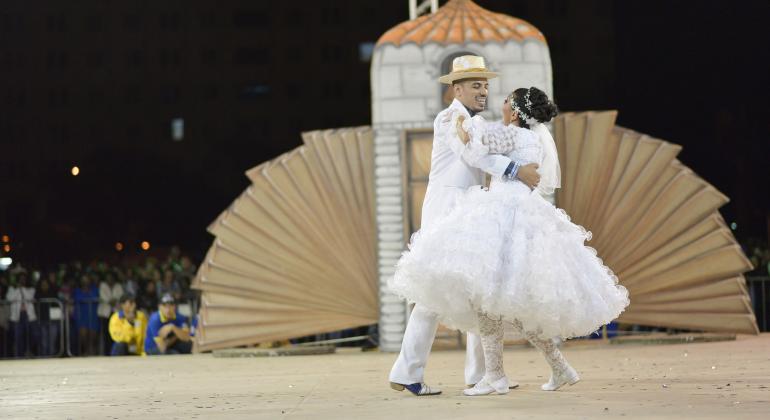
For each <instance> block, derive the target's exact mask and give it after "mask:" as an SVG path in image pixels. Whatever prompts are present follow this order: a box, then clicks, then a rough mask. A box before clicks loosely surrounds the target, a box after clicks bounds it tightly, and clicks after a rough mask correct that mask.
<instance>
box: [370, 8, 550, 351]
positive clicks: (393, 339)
mask: <svg viewBox="0 0 770 420" xmlns="http://www.w3.org/2000/svg"><path fill="white" fill-rule="evenodd" d="M411 3H415V5H416V2H410V6H412V8H414V6H415V5H412V4H411ZM426 8H427V2H424V3H423V7H422V9H419V10H416V11H413V10H410V12H411V13H412V14H414V15H417V14H419V12H421V11H424V10H425V9H426ZM466 54H474V55H480V56H483V57H484V58H485V60H486V63H487V66H488V67H489V68H491V69H492V70H493V71H497V72H500V73H501V77H500V78H498V79H494V80H492V81H490V94H489V101H488V103H489V104H491V106H490V108H491V109H490V110H488V111H486V114H487V116H488V117H490V118H500V117H501V116H500V115H499V112H500V111H499V109H498V106H497V105H498V104H501V103H502V101H503V99H504V98H505V96H507V95H508V94H509V93H510V92H511V91H512V90H514V89H515V88H518V87H529V86H536V87H538V88H540V89H543V90H544V91H545V92H546V93H548V94H549V95H552V93H553V88H552V73H551V57H550V54H549V51H548V44H547V43H546V40H545V37H544V36H543V34H542V33H541V32H540V31H539V30H538V29H537V28H535V27H534V26H533V25H531V24H530V23H528V22H526V21H523V20H521V19H518V18H515V17H511V16H507V15H504V14H500V13H494V12H490V11H488V10H486V9H483V8H482V7H480V6H478V5H476V4H475V3H474V2H472V1H470V0H450V1H448V2H447V3H446V4H445V5H444V6H442V7H441V8H439V9H438V10H437V11H436V12H435V13H430V14H426V15H423V16H420V17H417V18H415V19H412V20H409V21H406V22H403V23H401V24H399V25H397V26H395V27H394V28H392V29H390V30H389V31H387V32H386V33H385V34H384V35H383V36H382V37H381V38H380V39H379V41H378V42H377V45H376V47H375V49H374V53H373V56H372V68H371V89H372V128H373V129H374V132H375V167H376V169H375V188H376V201H377V205H376V209H377V210H376V212H377V216H376V217H377V219H376V223H377V232H378V237H377V251H378V273H379V281H380V323H379V325H380V348H381V349H382V350H385V351H397V350H398V349H399V348H400V346H401V340H402V338H403V332H404V329H405V327H406V320H407V313H408V308H407V306H406V303H405V302H404V301H402V300H401V299H399V298H397V297H395V296H393V295H391V294H389V293H388V291H387V290H386V288H385V287H384V285H385V284H386V282H387V280H388V278H389V277H390V276H392V275H393V272H394V266H395V263H396V261H397V260H398V258H399V256H400V255H401V252H402V250H403V248H404V245H405V242H406V240H408V238H409V235H410V234H411V233H412V232H411V230H413V229H412V228H410V223H409V220H407V219H408V218H409V213H410V207H411V208H415V210H414V211H419V207H420V205H421V204H422V202H421V196H420V194H419V188H420V186H419V185H416V184H413V183H410V180H411V179H412V178H410V173H411V172H410V171H411V169H410V165H412V163H410V162H411V161H415V162H417V161H420V156H422V162H424V158H425V155H426V153H427V156H428V158H429V156H430V149H429V148H428V149H427V151H426V150H425V149H426V148H425V147H419V148H416V149H410V147H412V146H411V145H410V139H411V137H410V134H409V133H423V139H424V138H425V137H426V136H428V135H429V133H428V132H427V131H428V130H430V129H431V128H432V126H433V119H434V118H435V116H436V114H438V112H439V111H441V110H442V109H443V108H445V107H446V105H447V104H448V103H449V102H450V101H451V99H450V98H448V97H447V96H446V95H447V94H448V92H447V89H446V88H445V87H444V86H442V85H441V84H439V83H438V81H437V79H438V78H439V76H440V75H442V74H446V73H448V72H449V68H450V67H451V62H452V60H453V59H454V58H455V57H457V56H459V55H466ZM423 143H425V142H423ZM415 144H416V143H415ZM418 149H419V153H417V154H419V155H420V156H416V155H415V153H413V152H412V151H411V150H418ZM408 157H409V159H411V161H407V160H408V159H407V158H408ZM418 184H419V182H418ZM412 186H414V190H415V192H416V193H414V194H412V191H407V190H410V188H412ZM410 200H411V202H410ZM418 201H419V202H418ZM414 211H413V212H414Z"/></svg>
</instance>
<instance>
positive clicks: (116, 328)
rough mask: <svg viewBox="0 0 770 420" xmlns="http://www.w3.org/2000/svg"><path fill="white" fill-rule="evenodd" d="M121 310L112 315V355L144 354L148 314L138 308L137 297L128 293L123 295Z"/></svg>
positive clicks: (120, 301)
mask: <svg viewBox="0 0 770 420" xmlns="http://www.w3.org/2000/svg"><path fill="white" fill-rule="evenodd" d="M119 303H120V310H119V311H117V312H115V313H113V314H112V316H111V317H110V337H112V341H114V342H115V343H113V345H112V352H111V353H110V354H111V355H112V356H127V355H130V354H133V355H144V334H145V331H146V330H147V315H145V314H144V312H142V311H137V310H136V298H135V297H134V295H132V294H129V293H126V294H124V295H123V296H121V298H120V300H119Z"/></svg>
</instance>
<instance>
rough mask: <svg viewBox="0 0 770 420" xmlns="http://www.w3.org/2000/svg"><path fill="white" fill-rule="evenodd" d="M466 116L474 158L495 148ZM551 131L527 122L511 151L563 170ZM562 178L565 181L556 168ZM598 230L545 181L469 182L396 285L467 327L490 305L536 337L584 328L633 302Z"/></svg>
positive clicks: (415, 245) (417, 240)
mask: <svg viewBox="0 0 770 420" xmlns="http://www.w3.org/2000/svg"><path fill="white" fill-rule="evenodd" d="M464 126H465V127H466V128H467V130H468V131H469V134H470V136H471V142H470V144H469V147H468V153H469V155H470V156H469V157H468V159H473V154H474V153H476V154H477V155H481V154H484V153H488V152H489V147H488V146H485V145H484V131H483V127H484V124H483V119H481V117H478V116H477V117H474V118H473V119H472V120H471V121H466V124H464ZM533 129H535V130H536V131H537V130H538V129H539V130H540V132H542V130H546V131H547V129H546V128H545V127H543V126H540V127H533ZM547 137H548V139H549V140H550V144H544V140H543V135H542V134H541V135H538V134H536V133H535V132H534V131H532V130H527V129H523V128H522V129H519V130H517V135H516V139H515V144H514V150H513V152H511V153H510V154H509V155H508V156H509V157H510V158H511V160H513V161H516V162H519V163H521V164H522V165H523V164H527V163H538V164H540V165H541V166H542V164H543V160H544V159H546V160H547V159H550V160H551V161H553V159H556V170H557V171H558V158H557V157H556V156H555V147H553V140H552V139H551V138H550V134H548V135H547ZM549 147H550V149H549ZM549 150H550V151H551V154H550V155H549V153H548V152H549ZM551 163H552V162H551ZM546 178H547V175H545V174H544V175H543V180H545V179H546ZM556 178H557V182H556V184H557V185H556V186H558V178H559V176H558V172H557V175H556ZM541 183H542V182H541ZM590 238H591V233H590V232H587V231H586V230H585V229H584V228H582V227H581V226H578V225H576V224H574V223H572V222H570V218H569V216H567V214H566V213H565V212H564V211H563V210H561V209H558V208H556V207H554V205H553V204H551V203H549V202H548V201H546V200H545V199H544V198H543V196H542V195H541V190H538V189H536V190H534V191H532V190H530V188H529V187H527V185H525V184H524V183H522V182H521V181H518V180H503V179H500V178H495V179H493V180H492V183H491V185H490V188H489V190H488V191H487V190H485V189H483V188H481V187H478V186H477V187H471V188H470V189H469V190H468V191H467V192H466V193H465V194H464V195H462V196H461V197H460V198H459V199H458V202H457V204H456V206H455V207H454V208H453V209H452V210H451V211H450V212H449V213H448V214H447V215H445V216H443V217H442V218H441V219H439V220H436V221H435V222H434V223H431V225H430V226H429V227H427V228H425V229H423V230H420V231H419V232H417V233H415V234H414V235H413V237H412V240H411V243H410V245H409V250H408V251H405V252H404V254H403V256H402V257H401V259H400V260H399V262H398V265H397V269H396V272H395V275H394V277H393V278H392V279H391V280H390V281H389V287H390V289H391V290H392V291H393V292H394V293H396V294H397V295H400V296H402V297H404V298H405V299H407V300H408V301H411V302H417V303H419V304H421V305H422V306H423V307H424V308H425V309H427V310H429V311H431V312H434V313H436V314H437V315H438V317H439V319H440V320H441V322H442V323H443V324H445V325H447V326H449V327H453V328H457V329H460V330H466V331H468V330H470V331H479V319H480V316H479V315H480V314H484V315H486V316H487V317H489V318H490V319H495V320H500V319H501V320H502V321H508V322H511V323H514V325H516V327H517V328H516V329H517V330H519V331H521V332H523V333H525V335H527V337H528V338H530V339H532V340H537V339H538V338H542V339H547V340H549V341H548V342H549V343H550V339H551V338H552V337H561V338H570V337H577V336H584V335H587V334H590V333H592V332H594V331H596V330H597V329H598V328H599V327H601V326H602V325H604V324H607V323H609V322H610V321H612V320H613V319H615V318H617V316H618V315H619V314H620V313H621V312H622V311H623V310H624V309H625V308H626V306H627V305H628V304H629V300H628V291H627V290H626V289H625V288H624V287H623V286H621V285H619V284H618V280H617V277H616V276H615V275H614V274H613V273H612V271H611V270H610V269H609V268H607V267H606V266H605V265H604V264H603V262H602V260H601V259H599V258H598V257H597V255H596V251H595V250H594V249H593V248H589V247H587V246H585V245H584V242H585V241H587V240H590ZM482 321H483V318H482ZM490 362H491V361H490ZM575 377H576V376H575ZM544 389H545V388H544Z"/></svg>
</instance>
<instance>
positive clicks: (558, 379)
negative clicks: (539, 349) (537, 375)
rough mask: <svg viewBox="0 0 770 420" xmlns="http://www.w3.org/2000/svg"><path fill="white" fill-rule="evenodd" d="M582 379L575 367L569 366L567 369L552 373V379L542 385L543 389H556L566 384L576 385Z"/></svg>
mask: <svg viewBox="0 0 770 420" xmlns="http://www.w3.org/2000/svg"><path fill="white" fill-rule="evenodd" d="M579 380H580V377H579V376H578V374H577V372H576V371H575V369H573V368H572V366H567V367H566V369H564V370H562V371H559V372H554V373H553V374H551V379H549V380H548V382H547V383H544V384H543V385H541V386H540V389H542V390H543V391H556V390H557V389H559V388H561V387H563V386H564V385H574V384H576V383H577V382H578V381H579Z"/></svg>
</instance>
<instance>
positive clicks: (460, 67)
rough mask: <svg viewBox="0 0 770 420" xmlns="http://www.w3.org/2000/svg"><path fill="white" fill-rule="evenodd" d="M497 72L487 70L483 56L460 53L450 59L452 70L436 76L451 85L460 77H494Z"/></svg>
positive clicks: (460, 78) (440, 80)
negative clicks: (460, 54) (458, 55)
mask: <svg viewBox="0 0 770 420" xmlns="http://www.w3.org/2000/svg"><path fill="white" fill-rule="evenodd" d="M498 75H499V73H495V72H493V71H489V69H487V65H486V64H485V63H484V57H479V56H477V55H462V56H460V57H457V58H455V59H454V60H452V72H451V73H449V74H445V75H443V76H441V77H439V78H438V81H439V82H441V83H445V84H447V85H451V84H452V82H455V81H457V80H462V79H494V78H495V77H497V76H498Z"/></svg>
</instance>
